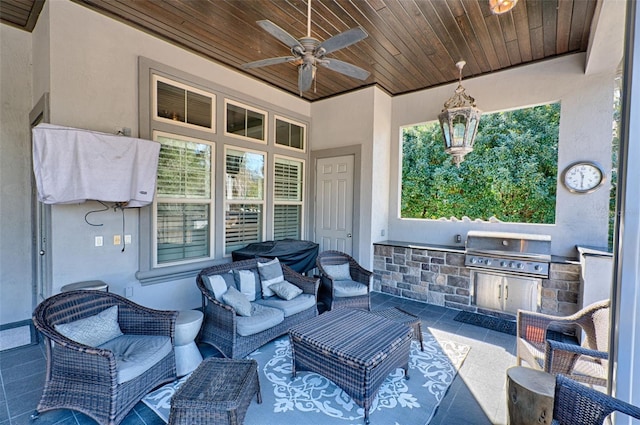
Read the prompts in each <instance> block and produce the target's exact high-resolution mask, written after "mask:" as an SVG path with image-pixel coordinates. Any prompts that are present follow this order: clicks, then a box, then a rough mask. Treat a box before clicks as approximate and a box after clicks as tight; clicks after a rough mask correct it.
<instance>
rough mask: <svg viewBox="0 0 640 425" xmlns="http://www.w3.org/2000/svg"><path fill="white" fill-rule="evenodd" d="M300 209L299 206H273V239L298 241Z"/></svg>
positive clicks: (300, 219) (300, 220) (300, 218)
mask: <svg viewBox="0 0 640 425" xmlns="http://www.w3.org/2000/svg"><path fill="white" fill-rule="evenodd" d="M301 215H302V207H301V206H300V205H275V206H274V210H273V238H274V239H275V240H280V239H300V236H301V235H300V223H302V217H301Z"/></svg>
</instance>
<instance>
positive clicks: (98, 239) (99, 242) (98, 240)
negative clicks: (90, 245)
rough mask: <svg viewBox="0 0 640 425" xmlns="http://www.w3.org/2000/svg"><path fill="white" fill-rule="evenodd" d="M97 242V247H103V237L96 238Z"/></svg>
mask: <svg viewBox="0 0 640 425" xmlns="http://www.w3.org/2000/svg"><path fill="white" fill-rule="evenodd" d="M95 241H96V242H95V244H96V246H102V236H96V239H95Z"/></svg>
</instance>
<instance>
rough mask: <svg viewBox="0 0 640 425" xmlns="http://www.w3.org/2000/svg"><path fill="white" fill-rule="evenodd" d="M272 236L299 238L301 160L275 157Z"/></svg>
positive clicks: (300, 220)
mask: <svg viewBox="0 0 640 425" xmlns="http://www.w3.org/2000/svg"><path fill="white" fill-rule="evenodd" d="M274 200H275V202H274V211H273V237H274V239H275V240H279V239H286V238H290V239H300V238H301V227H302V226H301V225H302V162H300V161H295V160H289V159H284V158H277V159H276V160H275V165H274Z"/></svg>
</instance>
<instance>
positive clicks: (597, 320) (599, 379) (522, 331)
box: [517, 300, 609, 386]
mask: <svg viewBox="0 0 640 425" xmlns="http://www.w3.org/2000/svg"><path fill="white" fill-rule="evenodd" d="M552 323H553V324H560V325H563V326H567V325H579V326H580V328H581V329H582V330H583V331H584V333H585V337H584V339H583V342H582V346H579V345H572V344H567V343H561V342H557V341H551V340H547V339H546V334H547V329H548V327H549V325H550V324H552ZM517 347H518V353H517V362H518V365H521V364H522V360H524V361H526V362H527V364H528V365H529V366H530V367H532V368H534V369H539V370H544V371H545V372H549V373H553V374H560V373H561V374H563V375H567V376H569V377H570V378H571V379H574V380H576V381H579V382H582V383H585V384H591V385H599V386H606V385H607V374H608V371H607V364H608V358H609V354H608V351H609V301H608V300H605V301H599V302H596V303H594V304H591V305H589V306H587V307H585V308H584V309H582V310H580V311H579V312H577V313H575V314H573V315H570V316H566V317H558V316H551V315H547V314H542V313H535V312H530V311H522V310H521V311H518V317H517Z"/></svg>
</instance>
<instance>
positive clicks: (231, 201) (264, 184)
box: [222, 108, 269, 257]
mask: <svg viewBox="0 0 640 425" xmlns="http://www.w3.org/2000/svg"><path fill="white" fill-rule="evenodd" d="M225 109H226V108H225ZM229 150H234V151H241V152H248V153H253V154H257V155H262V157H263V158H264V162H263V164H264V169H263V175H264V179H263V181H262V199H261V200H256V199H229V198H228V197H227V188H226V185H227V182H226V176H227V154H228V152H229ZM222 162H223V167H224V169H223V175H224V178H225V182H224V186H225V188H224V191H223V193H222V197H223V198H224V208H223V211H224V213H223V214H224V215H223V217H222V222H223V227H222V228H223V229H224V230H223V236H222V244H223V249H222V252H223V253H224V257H229V256H231V252H229V253H227V231H226V228H227V218H226V211H227V207H228V206H229V205H238V204H251V205H260V206H261V207H262V217H261V221H262V222H261V229H262V231H261V234H260V238H261V241H264V240H265V235H266V227H265V224H266V218H267V209H266V207H267V199H266V198H267V187H269V186H268V180H269V178H268V174H267V172H268V168H269V167H268V162H269V155H268V153H267V152H265V151H261V150H257V149H247V148H243V147H239V146H235V145H225V146H224V153H223V157H222Z"/></svg>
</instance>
